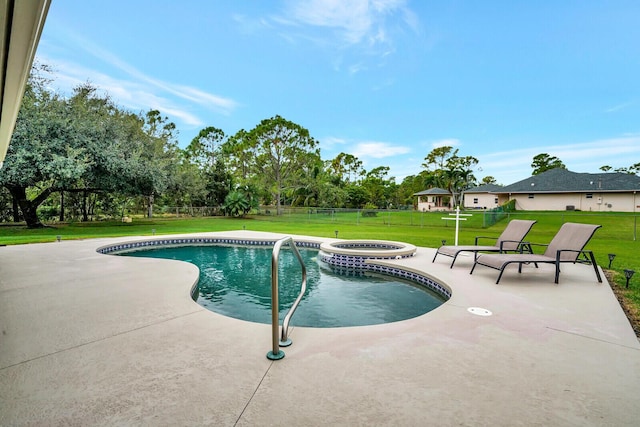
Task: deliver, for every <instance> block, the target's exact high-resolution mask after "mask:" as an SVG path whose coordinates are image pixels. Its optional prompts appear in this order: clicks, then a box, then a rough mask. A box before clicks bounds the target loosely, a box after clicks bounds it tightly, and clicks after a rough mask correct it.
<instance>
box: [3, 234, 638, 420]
mask: <svg viewBox="0 0 640 427" xmlns="http://www.w3.org/2000/svg"><path fill="white" fill-rule="evenodd" d="M200 234H201V235H206V236H230V237H231V236H234V237H236V236H241V237H247V238H251V237H253V236H259V237H265V236H271V235H273V236H275V237H280V236H282V235H279V234H267V233H255V232H251V231H237V232H225V233H199V235H200ZM295 237H296V236H294V238H295ZM147 238H151V237H147ZM381 238H384V237H383V236H381ZM138 239H140V238H138ZM131 240H137V239H136V238H114V239H95V240H84V241H64V240H63V241H62V242H59V243H44V244H31V245H19V246H7V247H1V248H0V329H1V332H0V425H2V426H5V425H11V426H14V425H18V426H20V425H33V426H35V425H37V426H40V425H78V426H86V425H153V426H156V425H167V426H176V425H184V426H197V425H213V426H234V425H237V426H262V425H273V426H279V425H292V426H313V425H332V424H333V425H349V426H352V425H367V426H368V425H402V426H419V425H420V426H422V425H443V426H444V425H456V426H459V425H462V426H467V425H494V426H495V425H498V426H517V425H521V426H533V425H538V426H626V425H628V426H631V425H638V419H639V418H640V405H639V404H638V403H639V402H640V343H639V342H638V339H637V338H636V336H635V334H634V332H633V330H632V328H631V326H630V325H629V322H628V320H627V318H626V317H625V315H624V313H623V311H622V309H621V308H620V306H619V304H618V302H617V300H616V298H615V296H614V295H613V292H612V291H611V289H610V287H609V285H608V284H607V283H606V282H605V283H601V284H600V283H598V282H597V281H596V278H595V274H594V272H593V268H592V267H591V266H586V265H563V267H562V274H561V275H560V284H559V285H554V283H553V267H552V266H549V265H541V266H540V268H539V269H537V270H535V269H534V268H533V267H526V266H525V267H524V272H523V274H521V275H519V274H517V271H516V270H515V269H508V270H507V271H506V272H505V274H504V276H503V278H502V280H501V282H500V284H499V285H496V284H495V279H496V277H497V273H498V272H497V271H496V270H492V269H488V268H482V267H478V268H476V271H475V272H474V274H473V275H469V270H470V267H471V264H472V257H471V256H460V257H459V259H458V261H457V262H456V266H455V267H454V268H453V269H450V268H449V265H450V262H451V260H450V259H449V258H447V257H443V258H442V259H437V260H436V262H435V263H432V262H431V260H432V258H433V255H434V252H435V249H431V248H418V250H417V253H416V256H414V257H412V258H405V259H401V260H394V261H388V262H389V263H393V264H396V265H401V266H404V267H406V268H410V269H413V270H417V271H425V272H428V274H429V275H430V276H432V277H434V278H436V279H437V280H439V281H440V282H441V283H443V284H447V285H448V286H450V287H451V289H452V291H453V295H452V298H451V299H450V300H449V301H447V302H446V303H445V304H444V305H443V306H441V307H439V308H437V309H436V310H434V311H432V312H430V313H427V314H426V315H423V316H420V317H417V318H414V319H410V320H406V321H402V322H397V323H391V324H385V325H376V326H367V327H354V328H334V329H314V328H301V327H298V328H293V329H292V331H291V333H290V337H291V338H292V340H293V345H292V346H291V347H288V348H285V349H284V351H285V353H286V357H285V358H284V359H282V360H280V361H270V360H268V359H267V358H266V357H265V355H266V353H267V352H268V351H269V350H270V349H271V333H270V326H269V325H262V324H255V323H250V322H245V321H241V320H235V319H231V318H227V317H224V316H221V315H218V314H216V313H212V312H210V311H208V310H206V309H204V308H202V307H201V306H199V305H198V304H196V303H195V302H194V301H193V300H192V299H191V297H190V295H189V291H190V289H191V287H192V285H193V284H194V283H195V281H196V280H197V277H198V271H197V268H196V267H195V266H192V265H190V264H186V263H182V262H176V261H167V260H158V259H144V258H142V259H141V258H129V257H117V256H110V255H102V254H99V253H97V252H96V249H97V248H98V247H100V246H103V245H106V244H113V243H117V242H124V241H131ZM306 240H315V241H332V240H334V239H320V238H306ZM514 268H515V267H514ZM603 279H604V277H603ZM604 280H606V279H604ZM470 307H480V308H484V309H487V310H490V311H491V312H492V313H493V314H492V315H491V316H478V315H475V314H472V313H470V312H469V311H468V308H470Z"/></svg>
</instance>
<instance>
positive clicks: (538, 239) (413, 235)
mask: <svg viewBox="0 0 640 427" xmlns="http://www.w3.org/2000/svg"><path fill="white" fill-rule="evenodd" d="M472 214H473V216H470V217H467V220H466V221H461V223H460V232H459V243H460V244H472V243H473V240H474V238H475V236H494V237H496V236H498V235H499V234H500V232H501V231H502V230H503V229H504V227H505V226H506V224H507V222H508V221H509V219H513V218H520V219H535V220H537V223H536V225H535V226H534V227H533V229H532V230H531V232H530V233H529V235H528V236H527V238H528V240H530V241H531V242H535V243H548V242H549V241H550V240H551V239H552V238H553V236H554V235H555V233H556V232H557V230H558V229H559V227H560V226H561V224H562V223H564V222H582V223H591V224H600V225H602V228H601V229H599V230H598V231H597V232H596V234H595V236H594V238H593V239H592V240H591V241H590V242H589V245H588V246H587V249H590V250H592V251H594V253H595V255H596V259H597V261H598V263H599V264H600V265H601V266H602V267H603V268H607V267H608V265H609V258H608V254H615V255H616V257H615V259H614V261H613V263H612V268H611V274H612V275H613V277H614V279H615V283H616V284H617V285H618V287H622V288H624V284H625V282H626V281H625V278H624V274H623V270H624V269H630V270H635V271H637V272H638V273H637V274H636V275H635V276H634V277H633V278H632V279H631V281H630V286H629V289H628V290H625V289H622V292H623V293H624V294H625V298H626V299H627V301H628V302H630V303H631V305H632V307H635V308H636V309H637V310H638V311H640V259H639V257H638V254H639V253H640V252H639V249H640V243H639V242H638V239H637V231H638V227H640V224H638V222H640V221H638V216H634V215H632V214H622V213H611V214H593V213H588V212H517V213H511V214H510V215H509V216H508V217H506V218H504V219H502V220H501V221H499V222H497V223H496V224H495V225H493V226H490V227H485V224H486V222H487V221H486V218H484V214H483V212H482V211H477V212H472ZM443 217H448V215H447V214H444V213H437V212H428V213H420V212H415V211H380V212H378V213H377V214H376V216H372V217H363V216H362V215H361V213H358V212H342V211H321V212H309V211H306V210H303V211H297V213H296V212H288V211H285V213H284V214H283V215H280V216H276V215H266V214H265V215H255V216H249V217H246V218H226V217H207V218H156V219H153V220H148V219H144V218H134V219H133V222H132V223H120V222H88V223H74V224H58V225H52V226H50V227H47V228H44V229H35V230H30V229H27V228H25V227H24V226H20V225H0V244H5V245H12V244H24V243H36V242H54V241H55V240H56V238H57V236H60V237H61V238H62V239H64V240H67V239H88V238H95V237H117V236H131V235H144V236H151V235H152V234H153V233H154V232H155V234H158V235H160V234H177V233H196V232H206V231H228V230H242V229H243V228H246V229H247V230H255V231H272V232H278V233H285V234H286V233H290V234H300V235H308V236H320V237H335V236H336V231H337V232H338V237H339V238H343V239H384V240H396V241H401V242H407V243H412V244H414V245H416V246H426V247H438V246H440V244H441V241H442V240H446V241H447V243H448V244H453V243H454V237H455V223H454V222H453V221H446V220H443V219H442V218H443Z"/></svg>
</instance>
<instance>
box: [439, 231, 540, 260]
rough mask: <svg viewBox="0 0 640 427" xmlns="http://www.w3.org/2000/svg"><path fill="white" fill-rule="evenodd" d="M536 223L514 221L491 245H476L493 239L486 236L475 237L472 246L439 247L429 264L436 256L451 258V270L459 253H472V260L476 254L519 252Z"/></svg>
mask: <svg viewBox="0 0 640 427" xmlns="http://www.w3.org/2000/svg"><path fill="white" fill-rule="evenodd" d="M535 223H536V221H529V220H524V219H514V220H512V221H510V222H509V224H507V227H506V228H505V229H504V231H503V232H502V234H501V235H500V236H499V237H498V238H497V240H496V242H495V244H493V245H484V246H482V245H478V241H479V239H495V237H486V236H477V237H476V239H475V244H474V245H468V246H463V245H458V246H454V245H450V246H446V245H443V246H440V247H439V248H438V250H437V251H436V254H435V255H434V257H433V260H432V261H431V262H435V260H436V257H437V256H438V255H445V256H448V257H452V258H453V261H451V266H450V268H453V264H455V262H456V258H458V255H459V254H460V252H473V257H474V260H475V259H476V258H477V257H478V252H500V253H504V252H510V251H511V252H515V251H520V250H521V248H520V246H521V245H522V243H523V242H522V240H523V239H524V237H525V236H526V235H527V233H528V232H529V230H531V227H533V224H535Z"/></svg>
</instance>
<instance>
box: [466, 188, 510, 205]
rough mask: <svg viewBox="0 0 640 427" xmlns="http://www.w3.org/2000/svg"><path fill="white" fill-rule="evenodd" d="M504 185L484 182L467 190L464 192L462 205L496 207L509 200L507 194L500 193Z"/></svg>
mask: <svg viewBox="0 0 640 427" xmlns="http://www.w3.org/2000/svg"><path fill="white" fill-rule="evenodd" d="M500 190H502V186H500V185H495V184H484V185H480V186H478V187H475V188H471V189H469V190H466V191H465V192H464V193H463V199H464V200H463V203H462V207H464V208H465V209H494V208H497V207H498V206H500V205H502V204H503V203H505V202H508V201H509V199H508V197H507V196H505V195H503V194H501V193H500Z"/></svg>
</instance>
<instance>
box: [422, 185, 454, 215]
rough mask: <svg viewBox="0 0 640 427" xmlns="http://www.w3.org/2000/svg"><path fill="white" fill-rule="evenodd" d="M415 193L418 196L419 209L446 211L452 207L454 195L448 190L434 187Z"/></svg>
mask: <svg viewBox="0 0 640 427" xmlns="http://www.w3.org/2000/svg"><path fill="white" fill-rule="evenodd" d="M413 195H414V196H417V197H418V205H417V209H418V210H419V211H423V212H425V211H445V210H450V209H451V208H452V206H451V204H452V203H453V197H451V192H450V191H448V190H444V189H442V188H438V187H434V188H430V189H428V190H423V191H420V192H418V193H414V194H413Z"/></svg>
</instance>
